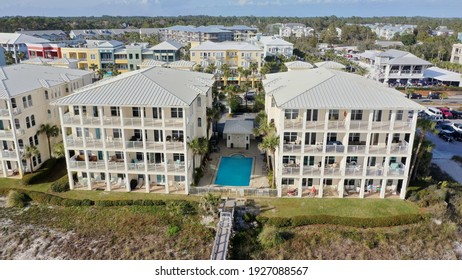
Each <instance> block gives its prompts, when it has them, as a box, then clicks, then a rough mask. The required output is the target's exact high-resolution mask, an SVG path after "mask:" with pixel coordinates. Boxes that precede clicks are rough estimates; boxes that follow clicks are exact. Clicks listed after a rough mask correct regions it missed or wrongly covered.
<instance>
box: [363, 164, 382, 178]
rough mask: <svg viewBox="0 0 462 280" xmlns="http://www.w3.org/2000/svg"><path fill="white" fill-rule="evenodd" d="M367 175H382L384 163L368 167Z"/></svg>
mask: <svg viewBox="0 0 462 280" xmlns="http://www.w3.org/2000/svg"><path fill="white" fill-rule="evenodd" d="M366 174H367V176H382V175H383V167H382V165H376V166H368V167H367V169H366Z"/></svg>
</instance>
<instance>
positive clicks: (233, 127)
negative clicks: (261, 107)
mask: <svg viewBox="0 0 462 280" xmlns="http://www.w3.org/2000/svg"><path fill="white" fill-rule="evenodd" d="M223 133H224V134H225V135H226V147H228V148H246V149H249V148H250V137H251V136H252V135H253V121H250V120H227V121H226V123H225V128H224V130H223Z"/></svg>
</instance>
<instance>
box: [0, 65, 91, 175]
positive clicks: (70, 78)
mask: <svg viewBox="0 0 462 280" xmlns="http://www.w3.org/2000/svg"><path fill="white" fill-rule="evenodd" d="M92 78H93V72H90V71H82V70H73V69H65V68H55V67H49V66H41V65H30V64H16V65H11V66H6V67H0V99H3V101H4V102H2V103H1V104H0V141H1V143H2V152H1V154H0V163H1V167H0V172H1V174H2V176H3V177H8V176H12V175H20V176H22V175H23V174H24V172H29V171H30V166H31V164H30V162H26V160H23V158H22V152H23V150H24V147H25V146H26V145H30V146H36V147H37V148H38V150H39V152H40V154H39V155H38V156H34V157H32V158H31V159H30V160H31V161H32V168H33V169H34V170H36V169H37V168H39V167H40V165H41V164H42V162H44V161H45V160H47V159H49V150H48V143H47V138H46V136H45V135H43V134H40V135H39V134H38V133H37V130H38V129H39V128H40V125H41V124H44V123H48V124H51V125H54V124H56V125H59V116H58V112H57V109H56V108H55V107H52V106H50V104H49V103H50V102H51V101H53V100H55V99H58V98H60V97H63V96H66V95H68V94H70V93H72V92H73V91H74V90H75V89H77V88H79V87H82V86H85V85H88V84H90V83H91V82H92ZM59 139H60V137H58V138H54V139H52V140H51V141H52V144H53V143H54V142H57V141H59ZM21 163H22V164H21Z"/></svg>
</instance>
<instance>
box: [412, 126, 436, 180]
mask: <svg viewBox="0 0 462 280" xmlns="http://www.w3.org/2000/svg"><path fill="white" fill-rule="evenodd" d="M417 128H418V129H419V144H417V148H416V152H415V153H414V158H413V159H412V164H411V170H410V172H409V178H408V182H407V183H408V185H409V182H410V181H411V177H414V169H415V167H416V163H417V159H418V157H419V154H420V149H421V147H422V143H423V142H424V140H425V135H426V134H427V132H429V131H433V129H434V128H435V123H434V122H433V121H431V120H426V119H418V120H417Z"/></svg>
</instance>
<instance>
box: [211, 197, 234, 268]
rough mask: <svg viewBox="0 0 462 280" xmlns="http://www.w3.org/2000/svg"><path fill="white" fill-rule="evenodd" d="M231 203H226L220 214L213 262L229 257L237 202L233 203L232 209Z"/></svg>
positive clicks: (212, 257) (213, 250)
mask: <svg viewBox="0 0 462 280" xmlns="http://www.w3.org/2000/svg"><path fill="white" fill-rule="evenodd" d="M229 202H230V201H226V202H225V203H224V207H223V209H222V210H221V212H220V221H219V222H218V227H217V233H216V235H215V241H214V243H213V249H212V256H211V259H212V260H226V256H227V255H228V247H229V240H230V238H231V234H232V231H233V226H234V208H235V202H234V201H233V202H232V207H229Z"/></svg>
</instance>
